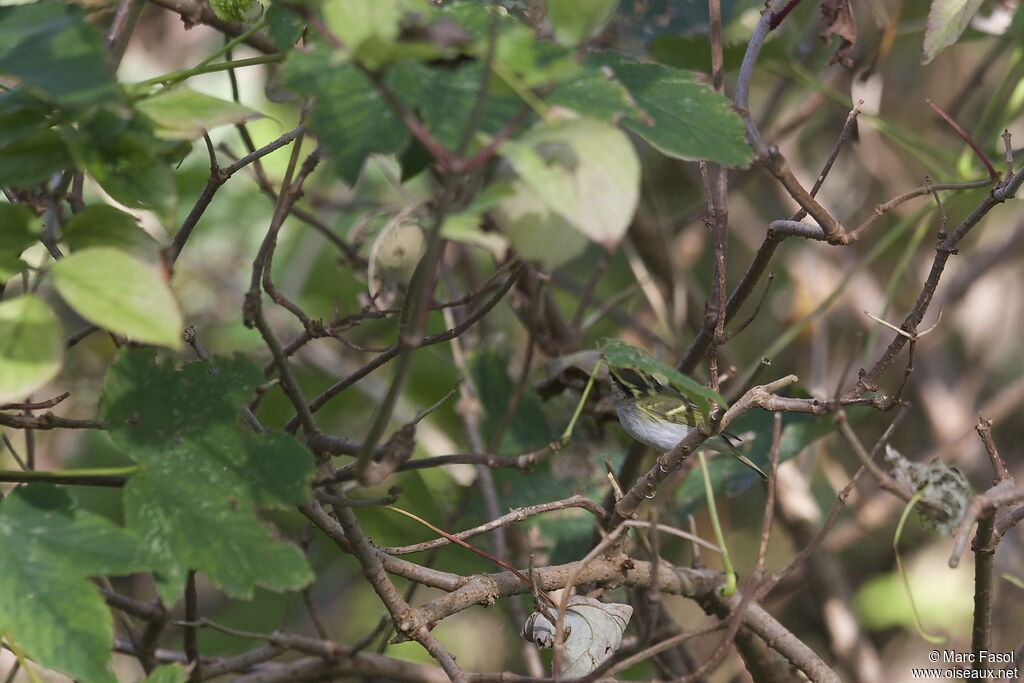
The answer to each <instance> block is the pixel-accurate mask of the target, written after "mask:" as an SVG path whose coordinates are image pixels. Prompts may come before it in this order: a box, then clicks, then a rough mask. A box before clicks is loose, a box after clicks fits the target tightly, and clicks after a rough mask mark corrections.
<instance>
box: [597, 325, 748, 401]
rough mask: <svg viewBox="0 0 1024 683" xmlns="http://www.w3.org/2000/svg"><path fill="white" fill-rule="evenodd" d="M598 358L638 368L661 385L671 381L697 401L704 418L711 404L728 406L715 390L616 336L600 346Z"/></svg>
mask: <svg viewBox="0 0 1024 683" xmlns="http://www.w3.org/2000/svg"><path fill="white" fill-rule="evenodd" d="M601 357H602V358H604V360H605V362H606V363H608V365H610V366H611V367H613V368H617V367H636V368H640V369H641V370H644V371H646V372H649V373H650V374H652V375H654V376H655V377H657V378H658V380H659V381H661V382H662V383H663V384H670V385H671V386H673V387H675V388H676V389H678V390H679V391H680V392H682V394H683V395H684V396H686V397H687V398H689V399H690V400H691V401H693V402H694V403H696V404H697V406H698V407H699V408H700V412H701V414H702V415H704V416H705V417H707V415H708V413H709V412H710V410H711V405H712V404H713V403H717V404H718V405H720V406H721V407H723V408H728V407H729V404H728V403H726V402H725V399H724V398H722V395H721V394H719V393H718V392H717V391H714V390H713V389H708V388H707V387H706V386H704V385H703V384H701V383H699V382H697V381H695V380H693V379H692V378H690V377H687V376H686V375H684V374H683V373H681V372H679V371H678V370H676V369H675V368H672V367H669V366H667V365H663V364H662V363H660V362H658V361H656V360H655V359H653V358H651V357H650V356H648V355H647V354H646V353H644V352H643V351H642V350H640V349H638V348H636V347H635V346H630V345H629V344H625V343H623V342H620V341H618V340H617V339H610V340H606V341H605V342H604V344H603V345H602V346H601Z"/></svg>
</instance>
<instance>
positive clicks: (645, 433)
mask: <svg viewBox="0 0 1024 683" xmlns="http://www.w3.org/2000/svg"><path fill="white" fill-rule="evenodd" d="M616 412H617V413H618V415H619V424H621V425H622V428H623V429H624V430H626V433H627V434H629V435H630V436H632V437H633V438H634V439H636V440H637V441H639V442H641V443H644V444H647V445H648V446H651V447H653V448H660V449H662V450H665V451H667V450H669V449H670V448H675V446H676V444H678V443H679V442H680V441H682V440H683V439H684V438H686V435H687V434H689V433H690V427H687V426H686V425H679V424H673V423H671V422H667V421H663V422H657V421H655V420H653V419H652V418H651V417H650V416H648V415H647V414H646V413H644V412H643V411H642V410H639V409H638V408H636V407H635V406H633V405H629V404H628V403H622V404H620V405H619V406H618V410H617V411H616Z"/></svg>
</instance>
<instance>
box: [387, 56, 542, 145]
mask: <svg viewBox="0 0 1024 683" xmlns="http://www.w3.org/2000/svg"><path fill="white" fill-rule="evenodd" d="M482 74H483V65H482V64H480V63H478V62H471V63H468V64H463V65H455V66H451V67H444V68H437V67H432V66H429V65H427V64H423V63H420V62H403V63H402V64H398V65H396V66H394V67H393V68H392V69H390V70H389V72H388V81H387V82H388V86H389V87H390V88H391V89H392V90H393V91H394V92H395V93H396V94H397V95H399V96H400V97H401V98H402V101H403V102H407V103H408V104H409V106H412V107H414V108H415V110H416V111H417V113H418V114H419V116H420V118H421V119H422V121H423V123H424V125H426V127H427V130H429V131H430V133H431V134H432V135H433V136H434V138H435V139H436V140H437V141H438V142H439V143H441V145H442V146H443V147H445V148H446V149H449V150H455V149H456V147H457V146H458V144H459V142H460V140H461V139H462V134H463V131H464V130H465V128H466V124H467V122H468V121H469V115H470V113H471V111H472V109H473V106H474V104H475V102H476V99H477V93H478V92H479V90H480V83H481V78H482ZM522 107H523V103H522V101H521V100H520V99H519V98H518V97H517V96H516V95H514V94H513V93H510V92H506V93H504V94H497V95H496V94H495V93H493V92H492V93H491V94H490V95H489V96H488V98H487V99H486V100H485V102H484V106H483V108H482V109H481V111H480V119H479V122H478V125H477V131H478V132H481V133H485V134H490V135H493V134H494V133H496V132H497V131H498V129H499V128H501V126H502V125H503V124H504V123H505V122H506V121H508V120H509V119H510V118H512V117H513V116H515V115H516V114H517V113H518V112H519V110H520V109H522Z"/></svg>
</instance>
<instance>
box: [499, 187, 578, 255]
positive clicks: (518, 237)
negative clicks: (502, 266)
mask: <svg viewBox="0 0 1024 683" xmlns="http://www.w3.org/2000/svg"><path fill="white" fill-rule="evenodd" d="M492 213H493V215H494V220H495V222H496V223H497V224H498V226H499V227H500V228H501V231H502V233H504V234H505V235H506V236H507V237H508V240H509V243H510V244H511V245H512V247H513V248H514V249H515V250H516V251H517V252H518V253H519V255H520V256H522V257H523V258H524V259H526V260H528V261H533V262H535V263H537V264H538V265H539V266H540V267H541V268H542V269H544V270H546V271H549V272H550V271H552V270H554V269H555V268H557V267H558V266H561V265H563V264H565V263H568V262H569V261H571V260H572V259H574V258H576V257H577V256H579V255H580V254H582V253H583V252H584V251H585V250H586V248H587V244H588V242H587V238H586V237H584V236H583V234H582V233H580V232H579V231H578V230H576V229H575V228H574V227H573V226H572V225H570V224H569V222H568V221H566V220H565V219H564V218H562V217H561V216H560V215H559V214H557V213H555V211H554V210H553V209H551V208H550V207H549V206H548V205H547V204H545V203H544V202H542V201H541V200H540V199H538V198H537V195H535V194H534V193H533V191H532V190H531V189H530V188H528V187H527V186H526V185H524V184H523V183H522V182H519V181H516V182H513V183H512V192H511V194H510V195H509V196H507V197H505V198H503V199H501V200H500V201H499V202H498V204H497V205H496V206H495V207H494V210H493V212H492Z"/></svg>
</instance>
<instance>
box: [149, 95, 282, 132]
mask: <svg viewBox="0 0 1024 683" xmlns="http://www.w3.org/2000/svg"><path fill="white" fill-rule="evenodd" d="M135 108H136V109H137V110H138V111H140V112H142V113H143V114H145V115H146V116H148V117H149V118H150V119H151V120H152V121H153V122H154V123H155V124H156V133H157V135H159V136H160V137H163V138H167V139H169V140H195V139H196V138H199V137H201V136H202V135H203V133H204V132H206V131H208V130H213V129H214V128H218V127H220V126H226V125H229V124H232V123H241V122H243V121H249V120H251V119H255V118H259V117H261V116H263V115H262V114H260V113H259V112H258V111H256V110H255V109H250V108H249V107H246V106H245V105H242V104H239V103H238V102H232V101H230V100H222V99H220V98H219V97H211V96H210V95H204V94H203V93H199V92H196V91H194V90H189V89H188V88H184V87H178V88H174V89H173V90H169V91H164V92H161V93H159V94H157V95H154V96H153V97H147V98H146V99H143V100H140V101H139V102H137V103H136V104H135Z"/></svg>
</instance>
